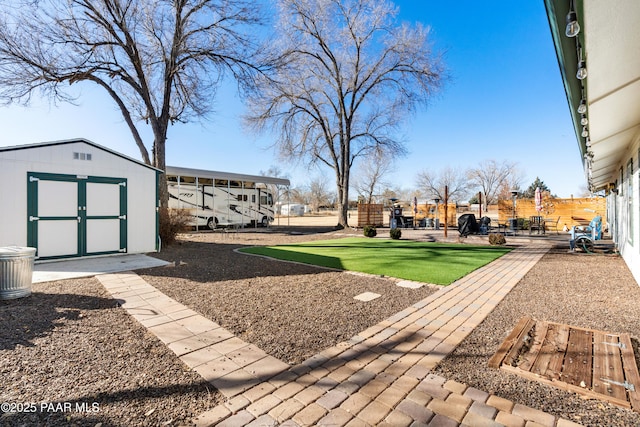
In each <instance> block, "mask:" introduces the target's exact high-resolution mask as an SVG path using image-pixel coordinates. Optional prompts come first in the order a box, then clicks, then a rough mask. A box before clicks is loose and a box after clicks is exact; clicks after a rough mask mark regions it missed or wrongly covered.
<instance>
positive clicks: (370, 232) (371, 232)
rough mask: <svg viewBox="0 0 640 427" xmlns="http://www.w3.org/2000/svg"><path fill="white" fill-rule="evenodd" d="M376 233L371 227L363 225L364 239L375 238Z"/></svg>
mask: <svg viewBox="0 0 640 427" xmlns="http://www.w3.org/2000/svg"><path fill="white" fill-rule="evenodd" d="M377 234H378V232H377V231H376V228H375V227H374V226H373V225H365V226H364V235H365V237H376V235H377Z"/></svg>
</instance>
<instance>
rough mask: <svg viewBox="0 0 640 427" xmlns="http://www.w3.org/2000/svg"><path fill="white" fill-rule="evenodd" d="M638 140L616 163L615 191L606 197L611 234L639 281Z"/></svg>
mask: <svg viewBox="0 0 640 427" xmlns="http://www.w3.org/2000/svg"><path fill="white" fill-rule="evenodd" d="M639 162H640V143H639V142H638V139H636V141H635V144H632V147H631V148H630V149H629V150H628V151H627V152H626V153H625V155H624V156H623V161H622V162H621V163H619V164H618V172H617V177H616V179H614V181H615V182H616V184H617V185H616V186H615V190H616V191H615V192H611V193H610V194H609V196H608V197H607V209H608V214H609V215H612V216H609V225H610V233H611V236H612V238H613V240H614V242H615V243H616V246H617V247H618V250H619V251H620V254H621V255H622V257H623V259H624V260H625V262H626V263H627V265H628V266H629V269H630V270H631V273H632V274H633V276H634V277H635V279H636V282H638V283H639V284H640V172H638V166H639Z"/></svg>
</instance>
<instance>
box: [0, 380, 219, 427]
mask: <svg viewBox="0 0 640 427" xmlns="http://www.w3.org/2000/svg"><path fill="white" fill-rule="evenodd" d="M198 392H200V393H206V392H208V393H216V391H215V388H214V387H213V386H212V385H211V384H209V383H208V382H207V381H205V380H202V381H201V382H200V383H196V384H176V385H170V386H163V387H161V386H150V387H139V388H136V389H134V390H118V391H115V392H108V393H104V392H103V393H98V394H92V395H87V396H82V397H80V398H78V399H65V400H59V401H51V402H40V403H33V404H32V405H33V406H30V407H29V409H30V410H29V411H23V412H14V413H5V414H2V413H1V412H0V425H2V426H4V425H7V426H9V425H11V426H14V425H23V426H27V425H38V426H59V425H74V426H87V427H94V426H97V425H105V426H107V425H109V426H125V425H132V424H131V418H130V419H129V420H127V421H120V420H119V419H114V417H113V416H111V415H110V411H109V408H110V407H112V406H126V407H129V410H130V411H131V413H132V414H134V415H132V417H133V416H135V417H139V418H142V417H144V423H143V424H144V425H174V424H173V423H166V420H165V419H164V418H165V417H166V415H164V414H163V411H162V408H161V407H159V409H158V410H157V411H155V410H152V411H149V410H147V408H146V407H139V406H137V405H140V402H141V401H154V400H156V399H160V400H161V399H167V398H169V399H170V398H171V397H172V396H188V395H195V394H197V393H198ZM160 400H158V402H160ZM131 405H135V406H131ZM158 405H160V403H158ZM136 410H139V411H141V412H142V413H139V414H136V413H135V411H136ZM144 411H146V413H144ZM143 414H144V415H143ZM195 415H197V414H195ZM136 425H138V424H136ZM181 425H182V424H181Z"/></svg>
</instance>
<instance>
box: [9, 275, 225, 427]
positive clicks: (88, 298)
mask: <svg viewBox="0 0 640 427" xmlns="http://www.w3.org/2000/svg"><path fill="white" fill-rule="evenodd" d="M32 290H33V293H32V295H31V296H29V297H26V298H21V299H16V300H9V301H0V328H1V329H0V330H1V332H0V404H3V405H2V407H1V408H0V425H1V426H12V427H13V426H62V425H64V426H67V425H71V426H92V427H93V426H98V425H100V426H104V427H106V426H123V427H124V426H160V425H177V424H178V423H179V422H185V421H186V420H189V419H191V418H192V417H194V416H196V415H198V414H200V413H202V412H203V411H205V410H207V409H208V408H210V407H212V406H214V405H216V404H217V403H219V402H221V401H222V396H221V394H220V393H218V392H217V391H216V390H215V389H214V388H213V387H211V386H210V385H209V384H208V383H206V382H205V381H204V380H203V379H202V378H201V377H200V376H199V375H198V374H197V373H196V372H193V371H190V370H189V368H188V367H187V366H186V365H184V364H183V363H182V362H181V361H180V360H179V359H178V358H177V357H175V355H174V354H173V352H172V351H171V350H169V349H168V348H167V347H166V346H165V345H164V344H162V343H161V342H160V341H158V340H157V339H156V338H155V337H154V336H153V335H152V334H151V333H149V332H147V330H146V328H144V327H143V326H142V325H140V324H139V323H138V322H137V321H135V320H134V319H133V318H131V317H130V316H129V315H128V314H127V312H126V311H125V310H124V309H123V308H120V307H117V306H116V303H115V301H114V300H113V299H111V297H110V295H109V294H108V293H107V292H106V290H105V289H104V288H103V287H102V285H101V284H100V283H99V282H98V281H97V280H96V279H94V278H88V279H74V280H64V281H58V282H49V283H41V284H37V283H36V284H34V285H33V287H32ZM6 405H9V406H6ZM42 405H44V406H42Z"/></svg>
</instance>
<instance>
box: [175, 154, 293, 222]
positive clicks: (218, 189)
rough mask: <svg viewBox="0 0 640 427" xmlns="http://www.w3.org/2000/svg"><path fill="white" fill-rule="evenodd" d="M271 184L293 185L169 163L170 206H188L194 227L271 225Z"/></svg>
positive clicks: (266, 178) (259, 177) (272, 212)
mask: <svg viewBox="0 0 640 427" xmlns="http://www.w3.org/2000/svg"><path fill="white" fill-rule="evenodd" d="M268 185H289V180H287V179H281V178H272V177H264V176H255V175H242V174H235V173H230V172H218V171H206V170H200V169H187V168H177V167H172V166H168V167H167V186H168V190H169V208H172V209H184V210H187V211H188V212H189V214H190V215H191V217H192V221H191V223H190V224H189V225H192V226H194V227H207V228H209V229H212V230H213V229H215V228H216V227H245V226H258V225H260V226H265V227H266V226H268V225H269V223H270V222H272V221H273V219H274V211H273V204H274V200H273V194H272V192H271V191H269V189H268V188H267V186H268Z"/></svg>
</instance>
